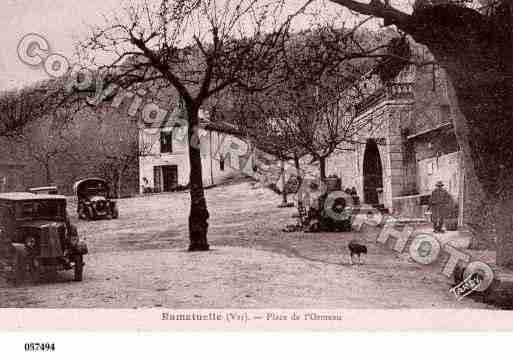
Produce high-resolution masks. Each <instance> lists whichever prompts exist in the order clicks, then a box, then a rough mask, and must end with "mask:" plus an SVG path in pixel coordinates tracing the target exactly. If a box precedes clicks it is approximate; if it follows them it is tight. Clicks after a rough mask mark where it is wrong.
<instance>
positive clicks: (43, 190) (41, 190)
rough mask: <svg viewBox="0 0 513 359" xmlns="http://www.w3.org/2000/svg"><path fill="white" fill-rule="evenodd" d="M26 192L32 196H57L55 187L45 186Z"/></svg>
mask: <svg viewBox="0 0 513 359" xmlns="http://www.w3.org/2000/svg"><path fill="white" fill-rule="evenodd" d="M28 191H29V192H30V193H34V194H58V193H59V192H58V191H57V187H55V186H45V187H32V188H29V189H28Z"/></svg>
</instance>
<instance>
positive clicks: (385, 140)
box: [327, 64, 465, 224]
mask: <svg viewBox="0 0 513 359" xmlns="http://www.w3.org/2000/svg"><path fill="white" fill-rule="evenodd" d="M360 82H361V83H360V84H359V86H360V87H361V88H363V89H365V90H367V95H366V96H365V97H364V98H363V99H362V100H361V101H360V102H358V103H356V104H355V105H354V108H353V116H357V117H358V119H362V120H364V121H367V122H366V123H367V125H366V126H365V128H364V129H363V131H361V132H360V133H359V134H358V136H357V138H354V145H353V146H352V151H344V152H339V153H335V154H334V155H333V156H331V157H330V159H329V160H328V166H327V167H328V174H336V175H338V176H340V177H341V178H342V185H343V187H353V186H354V187H355V188H356V189H357V192H358V194H359V196H360V197H361V198H362V200H363V202H365V203H368V204H372V205H374V206H376V207H380V208H381V209H383V210H385V211H388V212H389V213H394V214H396V215H399V216H400V217H407V218H423V217H424V215H425V211H426V209H427V203H428V201H429V194H430V193H431V191H432V190H433V189H434V187H435V183H436V182H437V181H439V180H441V181H443V182H444V184H445V188H446V189H447V190H448V191H449V193H450V194H451V196H452V198H453V210H452V216H454V217H457V218H458V220H459V223H460V224H461V223H463V207H464V198H463V197H464V193H465V191H464V188H465V171H464V164H463V160H462V155H461V152H460V149H459V146H458V143H457V141H456V136H455V133H454V127H453V116H454V106H455V104H451V103H450V101H449V98H448V94H447V78H446V75H445V73H444V71H443V70H442V69H441V68H440V67H438V66H437V65H436V64H434V65H433V64H430V65H426V66H422V67H420V66H414V65H410V66H408V67H407V68H405V69H403V71H402V72H401V73H400V74H399V75H398V76H397V77H396V78H395V79H394V80H393V81H391V82H389V83H386V84H383V83H381V81H380V79H379V76H378V74H376V73H374V72H372V71H371V72H369V73H368V74H367V75H366V76H364V77H363V78H362V79H361V81H360Z"/></svg>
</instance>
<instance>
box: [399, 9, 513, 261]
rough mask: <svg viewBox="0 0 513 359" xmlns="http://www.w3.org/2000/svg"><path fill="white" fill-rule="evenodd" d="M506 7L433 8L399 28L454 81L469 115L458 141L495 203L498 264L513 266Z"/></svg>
mask: <svg viewBox="0 0 513 359" xmlns="http://www.w3.org/2000/svg"><path fill="white" fill-rule="evenodd" d="M504 6H506V2H504ZM507 6H508V8H504V12H503V13H502V15H500V16H496V17H495V18H494V19H493V20H489V19H487V18H486V17H483V16H482V15H480V14H478V13H477V12H475V11H472V10H470V9H465V8H463V7H457V6H435V7H429V8H426V9H425V10H422V11H419V12H418V13H416V14H414V17H413V20H412V21H410V22H409V23H407V24H405V25H402V26H400V27H401V28H402V30H405V31H406V32H408V33H409V34H410V35H412V36H413V38H414V39H415V40H416V41H418V42H420V43H423V44H425V45H426V46H427V47H428V48H429V49H430V50H431V52H432V53H433V54H434V55H435V57H436V59H437V61H438V62H439V63H440V64H441V65H442V67H443V68H444V69H445V70H446V71H447V73H448V75H449V77H450V79H451V81H452V84H453V86H454V91H455V94H456V98H457V100H458V105H459V107H460V110H461V112H462V113H463V115H464V116H461V117H460V116H457V117H456V118H455V125H456V126H455V127H456V132H457V135H458V141H459V142H460V144H462V150H463V151H464V153H465V157H466V158H471V159H472V164H473V166H474V171H475V174H476V176H477V178H478V179H479V182H480V184H481V186H482V188H483V190H484V192H485V194H486V196H487V199H489V200H490V201H493V202H494V203H495V210H494V211H493V212H494V213H493V216H492V218H493V221H494V226H495V230H496V234H497V264H499V265H505V266H512V267H513V234H512V233H513V228H512V227H513V224H512V211H513V191H512V190H511V189H510V187H511V178H513V161H512V160H511V159H512V158H513V135H512V133H513V101H512V99H513V21H512V13H513V10H512V9H513V6H512V5H511V4H508V5H507ZM460 129H464V131H459V130H460Z"/></svg>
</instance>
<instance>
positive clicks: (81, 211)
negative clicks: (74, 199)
mask: <svg viewBox="0 0 513 359" xmlns="http://www.w3.org/2000/svg"><path fill="white" fill-rule="evenodd" d="M78 218H80V219H87V213H86V212H85V211H84V207H81V208H80V209H79V210H78Z"/></svg>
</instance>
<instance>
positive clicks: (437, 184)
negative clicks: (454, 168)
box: [436, 181, 444, 187]
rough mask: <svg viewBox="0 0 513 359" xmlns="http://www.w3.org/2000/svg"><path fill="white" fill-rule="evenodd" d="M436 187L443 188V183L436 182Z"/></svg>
mask: <svg viewBox="0 0 513 359" xmlns="http://www.w3.org/2000/svg"><path fill="white" fill-rule="evenodd" d="M436 186H437V187H443V186H444V183H443V182H442V181H438V182H436Z"/></svg>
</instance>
